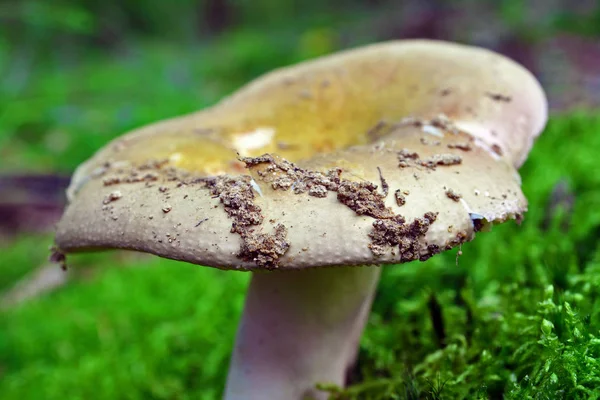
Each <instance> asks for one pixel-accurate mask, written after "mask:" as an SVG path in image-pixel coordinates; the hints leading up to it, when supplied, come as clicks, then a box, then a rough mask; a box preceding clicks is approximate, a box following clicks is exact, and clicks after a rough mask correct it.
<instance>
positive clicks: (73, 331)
mask: <svg viewBox="0 0 600 400" xmlns="http://www.w3.org/2000/svg"><path fill="white" fill-rule="evenodd" d="M228 40H230V42H231V46H235V45H236V43H238V42H236V41H235V40H233V39H231V38H229V39H228ZM236 40H237V39H236ZM239 43H242V42H239ZM271 44H272V45H273V46H274V47H273V48H274V49H275V50H277V49H279V50H278V51H280V54H290V49H289V48H287V47H285V46H280V47H277V42H273V43H271ZM217 45H218V44H217ZM240 46H241V47H243V48H242V50H243V51H242V50H239V49H238V50H239V51H238V50H236V49H233V50H232V48H233V47H228V49H229V52H226V54H230V59H229V62H224V61H223V60H228V58H227V57H222V58H220V60H221V61H220V63H222V64H223V65H221V64H219V65H214V64H207V63H206V62H205V59H206V58H205V57H206V56H207V55H208V54H210V52H211V51H214V50H215V48H209V47H207V48H203V49H200V50H198V51H196V52H195V53H194V55H193V56H187V58H185V59H182V58H181V57H180V54H175V53H172V52H171V51H170V50H164V49H157V48H155V47H154V48H152V49H149V50H148V51H142V50H140V53H138V54H134V55H131V56H130V57H128V58H125V59H123V60H120V61H114V60H110V59H98V60H93V61H92V62H90V63H88V64H85V65H81V66H79V67H77V68H74V69H72V70H68V71H65V70H62V69H56V70H54V69H52V68H48V69H47V71H46V72H45V73H44V74H40V75H39V76H38V77H37V78H36V79H35V81H34V82H33V83H32V84H31V85H32V87H31V88H30V91H31V93H35V94H36V96H35V97H32V98H31V99H29V100H27V99H23V98H21V99H20V100H18V101H17V100H15V101H11V102H10V103H6V102H5V103H4V104H8V108H9V109H8V111H6V110H5V113H4V114H3V119H2V133H1V134H0V147H2V148H3V150H2V156H3V157H4V158H3V163H4V165H5V167H6V168H10V166H13V167H16V166H22V165H27V166H28V168H29V169H30V170H31V171H48V170H50V171H63V172H68V171H71V170H72V169H73V168H74V167H75V166H76V165H77V164H78V163H79V162H81V161H82V160H83V159H85V158H87V157H88V156H89V154H90V153H91V152H93V150H94V149H96V148H98V147H100V146H101V145H102V144H103V143H105V142H106V141H107V140H109V139H110V138H112V137H114V136H115V135H117V134H119V133H121V132H123V131H125V130H127V129H130V128H133V127H135V126H139V125H142V124H144V123H147V122H151V121H154V120H156V119H159V118H163V117H168V116H172V115H177V114H180V113H183V112H188V111H193V110H195V109H197V108H199V107H201V106H204V105H207V104H210V103H212V102H213V101H215V100H216V99H218V98H219V97H220V96H221V95H222V94H224V93H227V92H229V91H231V90H232V89H233V88H234V87H236V86H238V85H239V84H241V83H242V82H244V81H245V80H247V79H249V78H251V77H252V75H255V73H254V72H253V71H254V69H253V68H252V65H251V66H250V67H248V68H246V67H245V66H244V65H243V64H244V63H243V62H241V61H239V60H235V59H233V58H234V57H235V56H236V55H238V54H244V51H247V52H252V51H256V52H257V53H259V49H252V48H250V49H248V48H246V47H244V45H242V44H240ZM140 49H142V48H140ZM323 51H328V49H327V48H325V49H324V50H323ZM292 54H294V53H293V51H292ZM311 55H312V54H311ZM240 57H241V59H246V58H244V57H242V56H240ZM294 57H295V56H294ZM294 57H292V58H289V59H282V58H281V59H279V63H281V64H283V63H287V62H291V61H295V59H294ZM297 58H302V56H298V57H297ZM247 59H253V58H252V57H249V58H247ZM258 59H259V61H258V62H260V63H262V62H263V61H264V60H260V58H258ZM173 60H181V61H175V62H174V61H173ZM264 63H271V64H272V63H273V61H271V60H269V61H264ZM234 64H235V65H240V64H241V67H239V68H240V70H242V69H243V70H244V71H245V72H244V74H240V73H239V71H238V69H234V68H230V66H231V65H234ZM260 65H261V68H262V67H263V64H260ZM268 66H269V67H273V66H275V65H270V64H269V65H268ZM182 71H183V72H182ZM248 71H249V72H248ZM156 76H161V77H166V78H164V79H154V78H155V77H156ZM192 82H193V85H192ZM191 86H193V87H197V88H199V89H198V90H197V91H195V90H189V88H190V87H191ZM200 88H201V90H200ZM115 93H123V97H119V98H115V97H114V94H115ZM3 96H5V99H7V98H8V95H7V94H6V93H4V94H3ZM24 121H26V124H25V123H24ZM34 128H35V129H34ZM599 133H600V116H598V115H591V114H584V113H576V112H575V113H571V114H568V115H561V116H554V117H553V118H552V119H551V121H550V124H549V125H548V128H547V129H546V131H545V133H544V134H543V135H542V137H541V138H540V139H539V141H538V142H537V143H536V145H535V148H534V150H533V152H532V154H531V157H530V159H529V160H528V162H527V163H526V164H525V166H524V167H523V168H522V169H521V173H522V176H523V188H524V191H525V193H526V195H527V197H528V198H529V200H530V211H529V213H528V214H527V215H526V218H525V221H524V222H523V224H522V225H521V226H517V225H515V224H512V223H509V224H505V225H502V226H498V227H494V229H493V231H492V232H489V233H481V234H479V235H478V237H477V239H476V240H475V241H474V242H472V243H468V244H465V245H463V247H462V252H463V255H462V256H461V257H459V258H458V261H457V258H456V251H451V252H449V253H447V254H442V255H440V256H436V257H433V258H432V259H430V260H429V261H427V262H425V263H418V262H417V263H410V264H406V265H402V266H392V267H386V268H385V270H384V273H383V277H382V281H381V284H380V287H379V291H378V295H377V297H376V299H375V303H374V306H373V312H372V315H371V318H370V321H369V324H368V326H367V328H366V331H365V334H364V337H363V339H362V342H361V349H360V354H359V365H358V366H357V368H356V371H354V374H353V377H352V379H353V381H354V382H355V384H354V385H353V386H351V387H350V388H348V389H347V390H346V391H344V392H340V391H338V390H337V389H335V388H327V390H330V391H331V392H332V396H333V398H339V399H346V398H347V399H418V398H423V399H427V398H430V399H460V398H465V399H472V398H482V399H483V398H490V399H496V398H501V397H505V398H508V399H526V398H531V399H561V398H562V399H587V398H599V397H600V244H599V238H600V158H599V154H600V134H599ZM13 169H14V168H13ZM51 241H52V237H51V235H49V234H46V235H40V236H27V237H20V238H17V239H14V240H11V241H10V242H5V243H3V244H2V248H1V249H0V252H1V254H2V256H1V260H2V262H1V263H0V264H1V265H2V267H1V268H0V289H6V288H8V287H9V286H10V285H11V284H13V283H14V282H15V281H17V280H18V279H19V278H21V277H22V276H24V275H25V274H26V273H27V271H29V270H32V269H33V268H35V267H38V266H39V265H41V264H43V263H44V258H45V257H46V255H47V247H48V245H49V244H50V243H51ZM70 261H71V267H70V268H71V271H72V272H73V279H72V280H71V281H70V283H69V284H68V285H66V286H65V287H62V288H60V289H59V290H57V291H55V292H53V293H51V294H49V295H45V296H42V297H40V298H37V299H34V300H32V301H29V302H26V303H25V304H22V305H20V306H17V307H12V308H10V309H7V310H3V311H0V394H1V395H0V397H1V398H2V399H6V400H17V399H18V400H28V399H35V400H37V399H47V400H52V399H66V398H68V399H198V398H200V399H216V398H218V397H219V394H220V393H221V391H222V388H223V382H224V379H225V374H226V369H227V363H228V358H229V354H230V351H231V346H232V343H233V338H234V334H235V330H236V325H237V321H238V318H239V315H240V312H241V307H242V304H243V297H244V290H245V287H246V284H247V282H248V278H249V275H248V274H244V273H233V272H229V273H227V272H222V271H218V270H213V269H209V268H201V267H198V266H193V265H187V264H182V263H177V262H173V261H168V260H162V259H158V258H154V257H146V256H140V255H135V254H127V253H105V254H98V255H91V256H90V255H86V256H77V257H72V258H71V260H70Z"/></svg>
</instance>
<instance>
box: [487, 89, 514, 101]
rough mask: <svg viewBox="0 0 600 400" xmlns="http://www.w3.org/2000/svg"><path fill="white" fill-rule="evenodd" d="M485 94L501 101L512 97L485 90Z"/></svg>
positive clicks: (509, 99) (510, 99)
mask: <svg viewBox="0 0 600 400" xmlns="http://www.w3.org/2000/svg"><path fill="white" fill-rule="evenodd" d="M485 95H486V96H487V97H489V98H490V99H492V100H494V101H502V102H505V103H509V102H510V101H512V97H510V96H507V95H504V94H500V93H490V92H486V93H485Z"/></svg>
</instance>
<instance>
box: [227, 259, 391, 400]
mask: <svg viewBox="0 0 600 400" xmlns="http://www.w3.org/2000/svg"><path fill="white" fill-rule="evenodd" d="M379 274H380V268H378V267H344V268H311V269H309V270H304V271H286V272H263V273H260V272H257V273H254V275H253V277H252V281H251V283H250V287H249V289H248V296H247V298H246V305H245V309H244V314H243V316H242V320H241V323H240V327H239V330H238V334H237V341H236V344H235V348H234V350H233V356H232V360H231V365H230V370H229V376H228V378H227V387H226V390H225V399H226V400H237V399H245V400H252V399H290V400H295V399H298V400H300V399H304V398H306V397H308V398H314V399H325V398H326V397H327V396H326V395H325V393H323V392H319V391H318V390H316V388H315V385H316V384H317V383H333V384H336V385H339V386H344V383H345V382H344V381H345V375H346V371H347V370H348V368H349V367H350V366H351V365H352V363H353V362H354V361H355V358H356V354H357V349H358V343H359V340H360V336H361V334H362V331H363V328H364V326H365V323H366V321H367V317H368V315H369V311H370V309H371V303H372V301H373V296H374V294H375V289H376V287H377V281H378V280H379Z"/></svg>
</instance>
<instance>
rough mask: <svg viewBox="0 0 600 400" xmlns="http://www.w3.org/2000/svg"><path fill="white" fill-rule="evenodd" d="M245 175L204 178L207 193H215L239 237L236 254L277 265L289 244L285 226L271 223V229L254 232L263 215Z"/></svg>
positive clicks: (262, 265)
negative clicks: (267, 231) (273, 225)
mask: <svg viewBox="0 0 600 400" xmlns="http://www.w3.org/2000/svg"><path fill="white" fill-rule="evenodd" d="M250 180H251V178H250V177H249V176H242V177H235V178H233V177H227V176H220V177H216V178H209V179H204V181H205V184H206V187H208V188H209V190H210V192H211V194H212V195H213V196H215V197H218V198H219V200H220V202H221V203H222V204H223V207H224V208H225V212H226V213H227V215H229V217H230V218H231V219H233V223H232V226H231V232H232V233H237V234H239V235H240V236H241V237H242V245H241V248H240V252H239V253H238V257H239V258H241V259H242V260H245V261H254V262H256V264H257V265H258V266H259V267H264V268H277V263H278V260H279V258H280V257H282V256H283V255H284V254H285V253H286V252H287V250H288V249H289V247H290V245H289V243H288V242H287V241H286V236H287V229H286V228H285V226H283V225H282V224H279V225H277V226H276V227H275V232H274V233H262V232H257V228H256V227H257V226H259V225H261V224H262V222H263V220H264V216H263V215H262V212H261V209H260V207H259V206H257V205H256V204H254V192H253V191H252V186H251V185H250Z"/></svg>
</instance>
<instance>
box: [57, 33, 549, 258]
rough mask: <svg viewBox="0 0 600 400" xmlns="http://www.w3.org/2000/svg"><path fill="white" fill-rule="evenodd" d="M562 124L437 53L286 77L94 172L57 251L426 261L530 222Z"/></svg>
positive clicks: (449, 51)
mask: <svg viewBox="0 0 600 400" xmlns="http://www.w3.org/2000/svg"><path fill="white" fill-rule="evenodd" d="M545 120H546V100H545V97H544V94H543V91H542V89H541V88H540V86H539V84H538V83H537V81H536V80H535V78H533V77H532V76H531V74H530V73H529V72H527V71H526V70H525V69H523V68H522V67H521V66H519V65H518V64H516V63H514V62H513V61H511V60H509V59H507V58H505V57H502V56H500V55H498V54H495V53H492V52H490V51H487V50H482V49H478V48H473V47H467V46H461V45H456V44H449V43H444V42H431V41H399V42H390V43H383V44H377V45H372V46H367V47H364V48H360V49H356V50H351V51H347V52H342V53H339V54H335V55H332V56H328V57H324V58H322V59H317V60H315V61H311V62H307V63H303V64H299V65H297V66H293V67H290V68H285V69H282V70H278V71H275V72H273V73H270V74H268V75H266V76H265V77H263V78H259V79H258V80H256V81H255V82H253V83H251V84H249V85H247V86H246V87H245V88H242V89H241V90H240V91H239V92H237V93H236V94H234V95H232V96H231V97H229V98H227V99H225V100H224V101H222V102H221V103H219V104H217V105H216V106H214V107H212V108H209V109H207V110H204V111H200V112H198V113H195V114H191V115H188V116H184V117H180V118H176V119H173V120H169V121H165V122H160V123H158V124H154V125H151V126H149V127H145V128H142V129H138V130H136V131H134V132H132V133H129V134H127V135H125V136H123V137H121V138H119V139H117V140H115V141H113V142H112V143H110V144H109V145H107V146H106V147H105V148H104V149H102V150H100V151H99V152H98V153H97V154H96V155H95V156H94V157H93V158H92V159H90V160H89V161H88V162H86V163H85V164H83V165H82V166H81V167H80V168H79V169H78V171H77V173H76V174H75V176H74V180H73V183H72V186H71V188H70V190H69V194H70V200H71V201H70V204H69V206H68V208H67V210H66V212H65V215H64V216H63V218H62V220H61V222H60V223H59V226H58V231H57V236H56V242H57V245H58V246H59V247H60V249H61V250H63V251H66V252H71V251H81V250H92V249H102V248H124V249H133V250H140V251H145V252H149V253H153V254H157V255H160V256H163V257H167V258H173V259H178V260H184V261H188V262H192V263H196V264H201V265H209V266H214V267H218V268H225V269H236V268H241V269H254V268H268V269H273V268H279V269H286V268H287V269H293V268H304V267H311V266H327V265H364V264H383V263H399V262H406V261H410V260H414V259H421V260H422V259H426V258H428V257H430V256H431V255H433V254H436V253H438V252H440V251H443V250H446V249H449V248H452V247H454V246H457V245H459V244H460V243H462V242H464V241H466V240H471V239H472V238H473V235H474V232H475V231H477V230H479V229H481V228H482V227H485V226H486V225H487V224H489V223H492V222H493V223H498V222H503V221H505V220H507V219H520V218H521V216H522V214H523V213H524V212H525V211H526V200H525V198H524V196H523V194H522V192H521V190H520V178H519V175H518V173H517V172H516V167H518V166H519V165H520V164H521V163H522V162H523V161H524V159H525V158H526V155H527V153H528V151H529V149H530V147H531V144H532V142H533V140H534V139H535V137H536V136H537V135H538V134H539V133H540V131H541V129H542V128H543V126H544V123H545Z"/></svg>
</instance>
